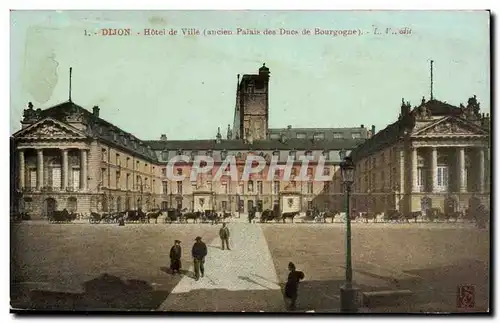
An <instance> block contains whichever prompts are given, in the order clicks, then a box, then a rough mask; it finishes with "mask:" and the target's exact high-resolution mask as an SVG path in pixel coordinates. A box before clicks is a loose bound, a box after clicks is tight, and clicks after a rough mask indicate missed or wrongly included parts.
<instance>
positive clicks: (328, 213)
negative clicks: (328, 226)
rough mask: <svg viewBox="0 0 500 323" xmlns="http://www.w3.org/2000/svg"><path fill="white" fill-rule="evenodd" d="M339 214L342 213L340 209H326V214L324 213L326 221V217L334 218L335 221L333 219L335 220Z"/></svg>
mask: <svg viewBox="0 0 500 323" xmlns="http://www.w3.org/2000/svg"><path fill="white" fill-rule="evenodd" d="M339 214H340V211H337V210H334V211H331V212H330V211H325V212H324V215H323V218H324V220H325V223H326V219H327V218H332V223H333V221H334V220H335V217H336V216H337V215H339Z"/></svg>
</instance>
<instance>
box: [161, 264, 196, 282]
mask: <svg viewBox="0 0 500 323" xmlns="http://www.w3.org/2000/svg"><path fill="white" fill-rule="evenodd" d="M160 270H161V271H163V272H164V273H166V274H169V275H172V269H170V268H169V267H160ZM173 276H186V277H189V278H192V279H194V273H193V272H192V271H189V270H185V269H181V270H179V275H177V274H176V275H173Z"/></svg>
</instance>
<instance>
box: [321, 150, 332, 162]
mask: <svg viewBox="0 0 500 323" xmlns="http://www.w3.org/2000/svg"><path fill="white" fill-rule="evenodd" d="M321 154H322V155H323V157H325V159H326V160H328V157H329V156H330V152H329V151H328V150H323V152H322V153H321Z"/></svg>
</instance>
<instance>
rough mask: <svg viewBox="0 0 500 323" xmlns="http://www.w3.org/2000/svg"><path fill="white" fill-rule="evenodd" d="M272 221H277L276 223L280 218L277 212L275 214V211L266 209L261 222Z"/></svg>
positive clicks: (261, 216)
mask: <svg viewBox="0 0 500 323" xmlns="http://www.w3.org/2000/svg"><path fill="white" fill-rule="evenodd" d="M270 220H275V221H276V222H278V221H279V217H278V216H276V212H273V210H270V209H266V210H264V211H263V212H262V214H261V215H260V222H261V223H266V222H267V221H270Z"/></svg>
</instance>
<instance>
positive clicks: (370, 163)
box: [364, 147, 396, 170]
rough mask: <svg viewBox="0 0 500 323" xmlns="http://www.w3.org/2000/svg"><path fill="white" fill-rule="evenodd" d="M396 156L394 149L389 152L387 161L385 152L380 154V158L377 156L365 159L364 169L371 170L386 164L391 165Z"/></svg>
mask: <svg viewBox="0 0 500 323" xmlns="http://www.w3.org/2000/svg"><path fill="white" fill-rule="evenodd" d="M395 156H396V148H395V147H393V148H391V149H390V150H389V158H388V159H387V158H386V156H385V152H383V153H381V154H380V157H379V158H377V156H373V157H368V158H366V159H365V163H364V169H365V170H369V169H373V168H376V167H377V166H378V165H382V166H383V165H384V164H385V163H390V162H391V161H392V160H393V159H394V157H395Z"/></svg>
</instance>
